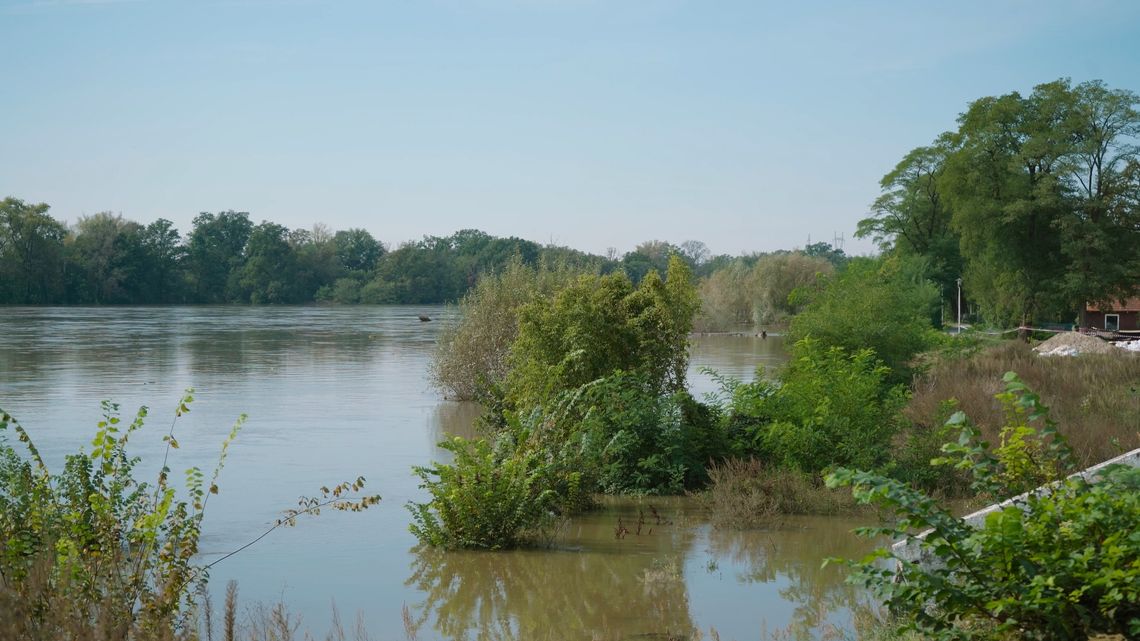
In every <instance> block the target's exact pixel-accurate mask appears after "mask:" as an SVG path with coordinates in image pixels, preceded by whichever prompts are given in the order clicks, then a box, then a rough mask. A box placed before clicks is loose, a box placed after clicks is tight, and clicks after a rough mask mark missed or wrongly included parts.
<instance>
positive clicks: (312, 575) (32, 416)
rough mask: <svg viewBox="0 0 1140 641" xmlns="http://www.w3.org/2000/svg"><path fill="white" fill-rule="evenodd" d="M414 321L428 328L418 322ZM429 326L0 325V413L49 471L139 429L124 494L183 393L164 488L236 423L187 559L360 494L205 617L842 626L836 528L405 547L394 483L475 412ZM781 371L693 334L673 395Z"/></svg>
mask: <svg viewBox="0 0 1140 641" xmlns="http://www.w3.org/2000/svg"><path fill="white" fill-rule="evenodd" d="M421 313H426V314H428V315H430V316H431V317H432V318H433V319H435V320H434V321H433V322H427V323H423V322H420V321H418V320H417V316H418V315H419V314H421ZM453 313H454V312H453V311H452V310H451V309H449V308H443V307H370V306H369V307H364V306H361V307H285V308H282V307H136V308H0V408H3V409H4V410H6V411H8V412H9V413H11V414H12V415H14V416H15V417H17V418H18V419H19V420H20V421H21V423H22V424H23V425H24V427H25V428H27V430H28V431H29V432H30V433H31V434H32V436H33V438H34V439H35V441H36V443H37V445H38V446H39V448H40V450H41V453H42V454H44V456H45V458H46V459H47V460H48V461H49V464H52V465H55V466H58V465H59V464H60V462H61V461H62V460H63V457H64V456H65V455H67V454H69V453H73V452H75V451H77V450H79V449H81V448H86V447H87V443H88V442H89V441H90V438H91V435H92V434H93V432H94V426H95V424H96V423H97V422H98V421H99V420H100V413H101V412H100V407H99V403H100V401H101V400H103V399H111V400H113V401H116V402H118V403H119V404H120V405H121V408H122V409H121V411H122V413H123V414H124V415H127V416H133V414H134V412H135V410H136V409H137V408H138V406H139V405H147V406H148V407H149V408H150V415H149V417H148V419H147V425H146V427H145V428H144V430H143V431H142V432H139V433H138V434H136V435H135V437H132V450H133V452H134V453H135V454H137V455H139V456H141V457H142V461H143V462H142V463H141V464H140V466H139V467H138V468H137V471H138V473H139V474H140V475H141V476H142V477H143V478H148V479H152V478H154V476H155V474H156V473H157V469H158V467H159V465H160V462H161V459H162V453H163V443H162V440H161V439H162V435H163V434H165V433H166V431H167V430H168V429H169V427H170V424H171V420H172V418H173V415H174V408H175V406H176V404H177V401H178V399H179V398H180V396H181V394H182V393H183V390H184V389H185V388H187V387H189V386H193V387H194V388H195V392H194V399H195V400H194V402H193V404H192V405H191V412H190V413H189V414H187V415H186V416H184V417H183V418H182V419H179V421H178V424H177V426H176V434H177V435H178V440H179V442H180V443H181V448H180V449H179V450H178V451H176V452H174V453H173V455H172V461H171V468H172V469H173V470H175V472H176V475H175V477H176V478H180V476H179V475H178V474H177V473H178V472H180V471H181V470H184V469H186V468H188V467H190V466H191V465H198V466H201V467H203V468H204V469H206V470H207V474H208V473H209V470H211V469H212V468H213V465H214V462H215V460H216V458H217V454H218V448H219V446H220V444H221V442H222V440H223V439H224V438H225V436H226V435H227V434H228V433H229V430H230V427H231V425H232V424H233V422H234V420H235V418H236V417H237V416H238V415H239V414H241V413H243V412H244V413H247V414H248V415H249V420H248V422H247V423H246V426H245V428H244V430H243V431H242V433H241V434H240V436H239V437H238V439H237V441H236V442H235V443H234V444H233V446H232V447H231V449H230V453H229V457H228V459H227V461H226V466H225V469H224V471H223V472H222V474H221V478H220V481H219V486H220V489H221V492H220V494H219V495H217V496H214V497H212V498H211V500H210V503H209V505H208V509H207V516H206V520H205V523H204V535H203V538H202V545H201V548H202V555H203V559H204V560H207V561H208V560H211V559H215V558H218V557H220V556H221V555H223V554H224V553H226V552H228V551H230V550H233V549H235V548H237V547H239V546H240V545H242V544H243V543H245V542H247V541H249V540H251V539H253V538H255V537H257V536H258V535H259V534H261V533H262V532H264V531H265V529H266V528H268V527H269V526H271V525H272V524H273V522H274V521H275V520H276V519H277V518H278V517H279V516H280V513H281V511H282V510H284V509H286V508H289V507H293V506H295V505H296V502H297V500H298V497H299V496H301V495H313V494H315V493H316V492H317V491H318V489H319V488H320V487H321V486H322V485H332V484H333V483H336V482H339V481H343V480H347V479H353V478H355V477H356V476H358V475H363V476H365V477H366V478H367V480H368V486H367V489H368V490H370V491H372V492H376V493H379V494H381V495H382V496H383V500H382V501H381V503H380V504H379V505H378V506H375V507H373V508H372V509H370V510H368V511H367V512H364V513H360V514H346V513H340V512H326V513H323V514H321V515H320V516H319V517H316V518H304V517H303V518H302V519H301V520H300V521H299V522H298V524H297V526H296V527H294V528H288V529H282V530H279V531H276V532H274V533H273V534H271V535H270V536H269V537H267V538H265V539H264V540H262V541H261V542H259V543H258V544H256V545H254V546H252V547H250V548H249V549H247V550H245V551H243V552H241V553H240V554H238V555H236V556H234V557H232V558H230V559H227V560H225V561H224V562H222V563H220V564H218V565H217V566H216V567H215V568H214V569H213V571H212V573H211V586H212V592H213V593H214V595H215V597H216V598H217V599H218V600H220V596H221V594H222V592H223V591H224V586H225V584H226V582H227V581H228V580H230V579H237V580H238V582H239V589H240V600H241V602H242V603H245V604H250V603H255V602H275V601H278V600H282V601H284V602H285V603H286V604H287V605H288V606H289V608H290V610H291V611H292V612H294V613H296V614H298V615H301V616H302V617H303V621H304V627H306V628H309V629H311V630H312V631H313V632H314V633H315V634H317V635H321V636H323V633H324V631H325V630H326V629H327V628H328V622H329V620H330V613H331V608H332V605H333V604H334V603H335V605H336V607H337V608H338V609H339V611H340V612H341V615H342V617H343V618H344V619H345V620H346V621H348V622H351V621H352V620H353V619H354V617H355V616H356V613H360V614H361V616H362V617H363V620H364V622H365V624H366V627H367V629H368V631H369V633H370V634H371V635H372V636H373V637H374V638H379V639H403V638H405V623H404V620H403V613H404V608H405V606H406V608H407V613H408V614H409V615H410V617H411V620H412V624H413V625H414V626H415V627H416V633H415V634H416V638H418V639H452V638H471V639H500V638H520V639H534V638H558V639H593V638H682V637H685V636H692V632H693V631H694V630H700V631H702V632H703V633H705V634H707V633H708V632H709V630H710V628H715V629H716V630H717V632H718V633H719V634H720V637H721V638H723V639H726V640H727V639H738V640H740V641H743V640H745V639H760V638H765V631H767V633H768V634H771V633H774V632H777V631H780V630H784V629H787V630H788V631H789V632H790V634H791V636H793V637H796V638H812V637H816V636H819V635H820V634H821V633H822V632H823V631H824V630H825V629H826V628H827V627H829V626H837V627H839V628H849V626H850V621H849V619H850V613H849V607H850V606H851V605H852V604H853V603H856V602H857V601H858V600H860V599H861V598H862V595H861V593H859V592H858V591H857V590H855V589H853V588H851V587H849V586H846V585H844V584H843V583H842V581H841V576H840V575H839V572H838V570H837V569H836V568H835V567H833V566H832V567H828V568H826V569H821V568H820V562H821V560H822V559H823V558H824V557H827V556H849V557H850V556H859V555H861V554H862V553H864V552H865V551H866V550H867V545H866V543H865V542H863V541H860V540H859V539H857V538H855V537H854V536H853V535H851V534H849V530H850V528H851V527H853V526H854V525H855V524H854V523H852V522H851V521H850V520H848V519H837V518H819V517H815V518H809V517H801V518H789V519H786V520H785V521H784V522H783V523H782V524H781V525H780V527H777V528H772V529H769V530H761V531H750V532H733V531H723V530H718V529H714V528H712V527H711V526H709V525H708V524H707V523H706V522H705V520H704V519H703V517H702V515H701V513H700V511H699V510H698V509H696V507H695V506H694V505H693V504H692V502H691V501H688V500H685V499H678V498H670V499H643V500H633V499H627V500H615V501H607V502H606V505H605V507H604V508H603V509H602V510H599V511H597V512H594V513H591V514H588V515H585V516H583V517H579V518H575V519H573V520H571V521H570V522H569V523H568V524H566V526H565V527H564V528H563V529H562V530H561V531H560V533H559V535H558V537H557V539H556V540H555V541H554V542H553V545H552V546H551V547H549V548H543V549H535V550H521V551H514V552H503V553H485V552H484V553H474V552H441V551H437V550H423V549H419V548H417V547H416V540H415V538H414V537H413V536H412V535H411V534H410V533H409V531H408V527H407V526H408V522H409V514H408V512H407V510H406V509H405V507H404V506H405V504H406V503H407V502H408V501H409V500H423V499H424V498H425V493H424V492H423V491H422V490H421V489H419V488H418V487H417V479H416V478H415V477H414V476H413V475H412V473H411V467H412V466H413V465H425V464H428V463H429V462H430V461H432V460H433V459H437V458H440V457H442V456H443V455H444V454H445V452H442V451H441V450H439V449H438V448H437V447H436V445H435V444H436V443H437V442H438V441H439V440H441V439H442V438H444V436H445V435H447V434H469V433H470V429H471V428H470V423H471V421H472V419H473V417H474V415H475V413H476V411H477V408H474V407H473V406H472V405H470V404H464V403H456V402H451V401H445V400H442V399H441V398H440V395H439V394H438V393H437V392H436V391H435V390H433V389H432V388H431V386H430V384H429V383H428V380H427V376H426V369H427V364H428V362H429V359H430V356H431V353H432V350H433V349H434V346H435V341H436V336H437V334H438V332H439V330H440V328H441V327H442V326H443V323H445V322H447V321H448V320H450V319H451V318H452V316H451V315H452V314H453ZM785 358H786V356H785V352H784V349H783V345H782V342H781V339H780V338H778V337H770V338H769V339H767V340H760V339H757V338H751V337H729V336H705V337H701V336H696V337H694V338H693V347H692V363H691V366H690V385H691V387H692V389H693V391H694V393H696V394H697V395H698V396H699V395H700V394H703V393H706V392H710V391H714V390H715V389H716V383H715V382H714V381H713V380H712V379H711V378H710V377H709V376H708V375H706V374H704V373H702V372H701V371H700V370H701V368H703V367H710V368H713V369H715V370H717V371H719V372H720V373H721V374H725V375H730V376H737V377H744V378H750V377H751V376H752V375H753V372H754V370H755V368H756V367H757V366H758V365H763V366H766V367H770V368H771V367H776V366H778V365H779V364H780V363H781V362H782V361H783V360H784V359H785ZM651 506H652V508H653V509H655V510H657V514H659V515H660V518H656V517H653V516H647V517H646V523H645V526H644V527H643V528H642V532H641V534H630V535H629V536H626V537H624V538H622V539H617V538H615V536H614V528H615V526H616V524H617V521H618V519H619V518H620V519H622V520H623V522H624V523H627V524H628V523H635V522H637V521H638V519H639V515H642V514H646V515H651V514H652V511H651V509H650V508H651Z"/></svg>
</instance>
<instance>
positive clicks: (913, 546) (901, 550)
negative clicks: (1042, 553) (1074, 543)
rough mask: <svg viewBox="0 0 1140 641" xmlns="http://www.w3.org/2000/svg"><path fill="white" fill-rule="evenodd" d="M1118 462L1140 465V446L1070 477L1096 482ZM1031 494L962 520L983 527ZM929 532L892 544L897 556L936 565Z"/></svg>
mask: <svg viewBox="0 0 1140 641" xmlns="http://www.w3.org/2000/svg"><path fill="white" fill-rule="evenodd" d="M1116 464H1123V465H1130V466H1132V467H1140V448H1137V449H1134V450H1132V451H1131V452H1128V453H1126V454H1121V455H1120V456H1118V457H1116V458H1113V459H1109V460H1107V461H1105V462H1103V463H1097V464H1096V465H1094V466H1092V467H1090V468H1088V469H1086V470H1082V471H1080V472H1077V473H1076V474H1073V475H1072V476H1070V477H1069V478H1073V477H1076V476H1081V477H1084V478H1085V479H1086V480H1088V481H1089V482H1092V483H1095V482H1096V481H1097V479H1098V477H1099V474H1100V471H1101V470H1102V469H1104V468H1106V467H1108V466H1109V465H1116ZM1048 488H1049V486H1042V487H1039V488H1037V489H1036V490H1033V491H1032V492H1033V493H1034V494H1040V493H1042V492H1045V491H1047V490H1048ZM1029 494H1030V493H1029V492H1026V493H1025V494H1019V495H1017V496H1015V497H1013V498H1011V499H1007V500H1005V501H1002V502H1001V503H995V504H994V505H991V506H989V507H985V508H982V509H980V510H978V511H977V512H973V513H971V514H967V515H966V516H964V517H962V520H963V521H965V522H966V523H967V524H969V525H970V526H972V527H981V526H982V525H984V524H985V522H986V516H988V515H989V514H991V513H993V512H996V511H998V510H1003V509H1005V508H1006V507H1008V506H1010V505H1016V506H1018V507H1022V506H1024V505H1025V499H1026V497H1028V496H1029ZM928 534H930V531H927V532H923V533H922V534H919V535H918V536H915V537H912V538H909V539H906V540H904V541H899V542H898V543H895V544H894V545H893V546H891V549H892V550H894V553H895V556H897V557H898V558H900V559H903V560H906V561H913V562H919V563H922V564H924V565H931V566H934V565H935V564H936V563H937V558H936V557H934V556H933V554H931V553H930V552H929V551H927V550H924V549H923V548H922V546H921V544H920V542H921V541H922V540H923V539H925V538H926V536H927V535H928Z"/></svg>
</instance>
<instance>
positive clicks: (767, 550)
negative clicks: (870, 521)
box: [708, 516, 874, 639]
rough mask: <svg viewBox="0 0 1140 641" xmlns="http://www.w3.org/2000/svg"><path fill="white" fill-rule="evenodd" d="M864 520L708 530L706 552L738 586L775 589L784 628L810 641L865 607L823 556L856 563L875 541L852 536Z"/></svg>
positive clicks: (861, 595) (859, 593)
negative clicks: (787, 609)
mask: <svg viewBox="0 0 1140 641" xmlns="http://www.w3.org/2000/svg"><path fill="white" fill-rule="evenodd" d="M859 525H866V521H865V520H853V519H846V518H836V517H811V516H799V517H789V518H788V519H786V520H785V521H784V522H783V523H782V524H781V525H780V526H779V527H777V528H775V529H770V530H743V531H741V530H727V529H724V530H722V529H715V528H713V529H710V531H709V533H708V546H709V552H710V554H712V555H713V556H714V557H715V558H718V559H721V560H722V562H726V564H727V565H728V566H729V567H731V568H732V570H731V571H732V573H733V576H734V578H735V579H736V580H737V581H739V582H741V583H745V584H748V583H759V584H769V585H775V586H778V587H777V592H778V594H779V596H780V598H781V600H782V601H783V602H785V603H787V604H791V605H792V611H791V613H790V617H789V618H788V620H787V621H786V623H784V624H783V625H785V626H786V628H785V629H786V631H787V632H788V633H789V634H790V635H791V636H793V637H794V638H796V639H815V638H819V637H820V636H822V634H823V633H824V632H825V631H826V630H827V629H829V627H830V626H834V625H837V624H841V623H843V621H841V620H840V619H839V618H838V616H837V615H843V614H846V613H849V612H851V611H852V610H855V609H856V608H858V607H859V606H861V605H863V604H865V603H866V598H867V594H866V591H865V590H862V589H860V588H858V587H856V586H853V585H849V584H847V583H845V582H844V576H845V574H844V569H843V567H842V566H841V565H837V564H831V565H828V566H827V567H823V564H822V562H823V559H825V558H828V557H841V558H861V557H862V556H864V555H865V554H867V553H868V552H870V550H871V549H872V548H873V547H874V542H870V541H867V540H865V539H860V538H859V537H856V536H853V535H852V534H851V530H852V529H853V528H855V527H857V526H859Z"/></svg>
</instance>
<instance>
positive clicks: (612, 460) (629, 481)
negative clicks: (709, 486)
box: [569, 373, 725, 494]
mask: <svg viewBox="0 0 1140 641" xmlns="http://www.w3.org/2000/svg"><path fill="white" fill-rule="evenodd" d="M578 403H580V406H581V413H580V414H577V415H576V414H571V415H570V417H569V418H570V420H576V422H577V425H576V426H575V427H574V428H573V431H574V432H577V433H578V434H577V435H575V436H574V438H580V439H582V441H583V443H584V445H585V450H586V452H587V457H588V459H590V460H592V461H595V462H596V465H597V466H598V470H599V471H598V489H599V490H600V491H602V492H604V493H607V494H680V493H681V492H684V491H685V490H686V489H692V488H696V487H700V486H702V485H704V482H705V481H706V479H707V474H706V471H705V466H706V465H707V464H708V463H709V462H710V461H711V460H713V459H716V458H720V457H721V456H723V455H724V453H725V444H724V438H723V437H722V436H721V431H720V427H719V424H718V423H719V416H718V415H717V412H716V411H715V410H714V409H713V408H710V407H708V406H706V405H702V404H700V403H698V402H697V401H695V400H693V398H692V397H691V396H689V394H688V393H687V392H676V393H673V394H669V395H662V394H660V393H659V392H658V391H657V390H655V389H654V387H653V385H652V384H651V383H650V382H648V381H647V380H646V379H645V378H644V377H643V376H640V375H637V374H627V373H617V374H614V375H613V376H610V377H607V378H605V379H601V380H599V381H597V382H595V383H592V384H590V385H587V386H585V387H584V388H583V393H582V395H581V399H580V400H579V401H578ZM577 416H580V418H577Z"/></svg>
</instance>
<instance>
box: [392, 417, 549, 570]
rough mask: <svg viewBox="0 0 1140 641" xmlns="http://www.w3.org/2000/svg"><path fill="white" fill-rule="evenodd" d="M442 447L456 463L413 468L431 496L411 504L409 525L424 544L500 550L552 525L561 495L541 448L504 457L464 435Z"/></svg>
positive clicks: (486, 445)
mask: <svg viewBox="0 0 1140 641" xmlns="http://www.w3.org/2000/svg"><path fill="white" fill-rule="evenodd" d="M440 447H443V448H444V449H446V450H448V451H450V452H451V453H452V454H454V456H455V459H454V461H452V462H451V463H450V464H446V463H435V464H433V465H431V466H430V467H422V466H419V467H416V468H414V471H415V473H416V474H417V475H418V476H419V477H420V480H421V481H422V482H423V485H421V487H423V488H426V489H427V490H428V492H429V493H430V494H431V501H429V502H428V503H415V502H409V503H408V510H409V511H411V513H412V520H413V522H412V524H411V526H410V529H411V531H412V533H413V534H415V535H416V537H417V538H418V539H419V540H420V541H421V542H424V543H427V544H429V545H433V546H436V547H443V548H483V549H490V550H500V549H504V548H511V547H515V546H517V545H519V544H520V543H522V542H523V541H525V540H527V539H529V538H533V537H536V536H538V535H540V533H541V531H542V530H543V529H544V528H546V527H548V526H549V525H550V524H551V522H552V519H553V516H554V514H553V512H552V508H553V507H554V506H555V504H556V501H557V498H558V497H557V495H556V494H555V492H554V491H553V490H552V489H550V488H549V487H548V483H547V470H546V467H545V465H544V462H543V461H542V459H541V457H540V456H539V455H538V454H537V453H536V452H532V451H526V450H514V451H511V452H508V453H507V454H506V455H501V454H497V453H496V452H495V451H494V448H492V447H491V444H490V443H488V442H487V441H486V440H484V439H476V440H472V441H468V440H466V439H463V438H459V437H456V438H453V439H451V440H449V441H444V442H442V443H440Z"/></svg>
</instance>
